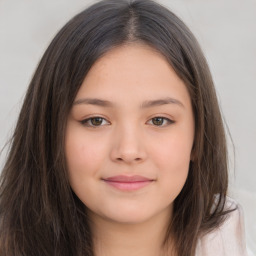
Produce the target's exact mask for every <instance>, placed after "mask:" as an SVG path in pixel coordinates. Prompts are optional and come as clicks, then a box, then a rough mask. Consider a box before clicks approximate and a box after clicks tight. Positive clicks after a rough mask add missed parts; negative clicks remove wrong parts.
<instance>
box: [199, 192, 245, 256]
mask: <svg viewBox="0 0 256 256" xmlns="http://www.w3.org/2000/svg"><path fill="white" fill-rule="evenodd" d="M225 209H226V210H229V209H230V210H231V209H235V210H234V211H232V212H230V213H228V215H227V217H226V219H225V221H224V222H223V223H222V225H221V226H220V227H218V228H216V229H215V230H214V231H212V232H210V233H208V234H206V235H204V236H203V237H202V238H200V239H199V241H198V244H197V251H196V256H213V255H214V256H215V255H220V256H230V255H232V256H247V252H246V245H245V232H244V220H243V211H242V208H241V206H240V205H239V204H238V203H237V202H236V201H234V200H233V199H231V198H229V197H227V198H226V204H225Z"/></svg>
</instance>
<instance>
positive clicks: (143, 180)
mask: <svg viewBox="0 0 256 256" xmlns="http://www.w3.org/2000/svg"><path fill="white" fill-rule="evenodd" d="M102 180H103V181H104V182H105V183H106V184H107V185H110V186H112V187H114V188H116V189H119V190H123V191H134V190H139V189H141V188H143V187H145V186H147V185H149V184H151V183H152V182H154V181H155V180H153V179H150V178H147V177H143V176H139V175H134V176H125V175H119V176H112V177H108V178H104V179H102Z"/></svg>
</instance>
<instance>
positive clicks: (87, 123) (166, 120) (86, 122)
mask: <svg viewBox="0 0 256 256" xmlns="http://www.w3.org/2000/svg"><path fill="white" fill-rule="evenodd" d="M96 119H100V121H102V122H105V124H102V122H101V123H100V124H99V125H95V124H93V123H92V122H93V120H94V121H96ZM154 119H155V121H157V120H156V119H161V121H162V122H163V123H164V124H160V125H156V124H154V123H153V122H154V121H153V120H154ZM150 122H151V125H153V126H156V127H165V126H168V125H171V124H173V123H175V122H174V121H173V120H171V119H169V118H166V117H162V116H156V117H152V118H151V119H149V121H147V124H148V123H150ZM80 123H81V124H82V125H84V126H87V127H92V128H97V127H101V126H105V125H109V124H110V122H109V121H107V120H106V119H105V118H103V117H100V116H95V117H90V118H87V119H84V120H82V121H81V122H80Z"/></svg>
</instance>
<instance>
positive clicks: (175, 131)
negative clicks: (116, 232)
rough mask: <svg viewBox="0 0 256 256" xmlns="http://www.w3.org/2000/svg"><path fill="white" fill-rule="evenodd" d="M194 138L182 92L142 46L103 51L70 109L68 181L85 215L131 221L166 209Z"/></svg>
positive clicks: (178, 81) (182, 178)
mask: <svg viewBox="0 0 256 256" xmlns="http://www.w3.org/2000/svg"><path fill="white" fill-rule="evenodd" d="M193 140H194V118H193V112H192V106H191V101H190V97H189V94H188V91H187V89H186V86H185V84H184V83H183V81H182V80H181V79H180V78H179V77H178V76H177V75H176V73H175V72H174V70H173V69H172V67H171V66H170V65H169V63H168V62H167V61H166V60H165V58H164V57H163V56H162V55H161V54H159V53H158V52H156V51H155V50H154V49H152V48H150V47H149V46H146V45H139V44H132V45H124V46H120V47H117V48H115V49H114V50H111V51H109V52H108V53H107V54H105V55H104V56H103V57H102V58H100V59H99V60H98V61H97V62H96V63H95V64H94V65H93V66H92V68H91V70H90V71H89V73H88V74H87V76H86V77H85V79H84V81H83V84H82V86H81V87H80V89H79V91H78V94H77V95H76V99H75V101H74V104H73V106H72V109H71V111H70V114H69V117H68V122H67V129H66V142H65V143H66V144H65V154H66V160H67V166H68V171H69V180H70V185H71V187H72V189H73V191H74V192H75V194H76V195H77V196H78V197H79V199H80V200H81V201H82V202H83V203H84V204H85V205H86V206H87V207H88V209H89V212H90V214H91V216H92V218H103V219H104V220H109V221H114V222H119V223H139V222H143V221H146V220H149V219H150V218H153V217H157V216H162V215H163V214H170V213H171V211H172V204H173V201H174V199H175V198H176V197H177V196H178V194H179V193H180V191H181V190H182V187H183V185H184V183H185V181H186V179H187V175H188V169H189V163H190V159H191V149H192V146H193Z"/></svg>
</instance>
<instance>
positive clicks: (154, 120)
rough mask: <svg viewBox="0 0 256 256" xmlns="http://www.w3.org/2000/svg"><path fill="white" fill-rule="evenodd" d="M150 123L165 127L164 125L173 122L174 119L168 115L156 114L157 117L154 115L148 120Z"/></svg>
mask: <svg viewBox="0 0 256 256" xmlns="http://www.w3.org/2000/svg"><path fill="white" fill-rule="evenodd" d="M148 123H149V124H152V125H154V126H162V127H163V126H167V125H170V124H173V123H174V121H172V120H171V119H169V118H166V117H161V116H156V117H153V118H152V119H150V120H149V121H148Z"/></svg>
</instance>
